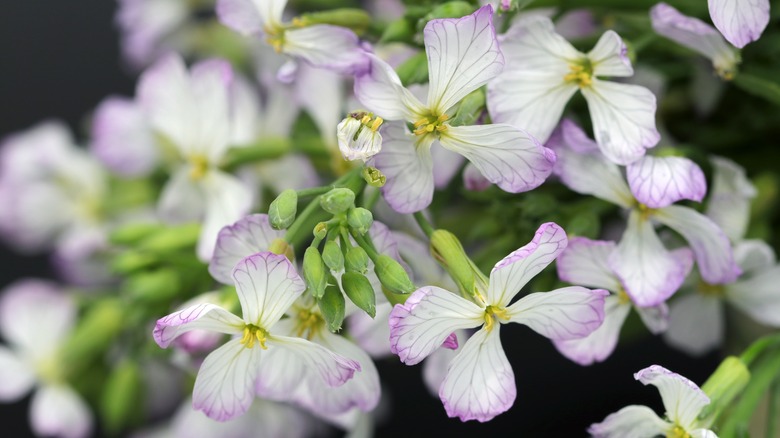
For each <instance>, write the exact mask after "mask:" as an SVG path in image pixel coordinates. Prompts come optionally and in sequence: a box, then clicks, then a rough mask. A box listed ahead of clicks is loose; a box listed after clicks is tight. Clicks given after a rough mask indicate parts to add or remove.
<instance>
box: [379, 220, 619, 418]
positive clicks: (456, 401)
mask: <svg viewBox="0 0 780 438" xmlns="http://www.w3.org/2000/svg"><path fill="white" fill-rule="evenodd" d="M566 244H567V238H566V233H565V232H564V231H563V229H561V228H560V227H559V226H558V225H556V224H554V223H546V224H543V225H542V226H541V227H540V228H539V230H538V231H537V232H536V235H535V236H534V239H533V240H532V241H531V242H530V243H529V244H527V245H526V246H524V247H522V248H519V249H517V250H516V251H514V252H512V253H511V254H509V255H508V256H506V257H505V258H504V259H503V260H501V261H500V262H498V263H497V264H496V266H495V267H494V268H493V270H492V271H491V273H490V280H489V283H488V285H487V286H486V288H484V289H482V288H480V290H476V291H475V295H473V296H472V297H471V299H467V298H464V297H462V296H460V295H458V294H456V293H453V292H450V291H447V290H445V289H441V288H438V287H435V286H426V287H423V288H420V289H418V290H417V291H415V292H414V293H412V295H411V296H410V297H409V298H408V299H407V300H406V303H405V304H403V305H401V304H399V305H396V306H395V307H394V308H393V311H392V313H391V314H390V330H391V335H390V343H391V345H392V349H393V352H394V353H395V354H397V355H398V356H399V358H400V359H401V361H402V362H404V363H405V364H407V365H414V364H416V363H419V362H420V361H422V360H423V359H424V358H426V357H427V356H428V355H430V354H431V353H432V352H434V351H435V350H437V349H438V348H439V347H440V346H441V345H442V344H443V343H445V342H446V341H448V339H449V338H451V337H452V334H453V332H455V331H457V330H460V329H472V328H478V330H477V331H476V333H474V334H473V335H472V336H471V337H470V338H469V339H468V341H466V343H465V345H464V346H463V347H462V348H461V350H460V352H459V353H458V355H457V356H456V357H455V358H454V359H453V360H452V361H451V362H450V364H449V368H448V371H447V377H446V378H445V379H444V381H443V382H442V384H441V387H440V388H439V397H440V398H441V400H442V402H443V403H444V408H445V410H446V411H447V415H449V416H450V417H459V418H460V419H461V420H462V421H467V420H478V421H481V422H484V421H489V420H490V419H492V418H493V417H495V416H496V415H498V414H501V413H502V412H505V411H506V410H507V409H509V408H510V407H511V406H512V404H513V403H514V400H515V396H516V387H515V379H514V373H513V371H512V367H511V365H510V364H509V361H508V360H507V358H506V355H505V354H504V351H503V348H502V347H501V341H500V338H499V332H500V327H501V325H502V324H506V323H510V322H515V323H520V324H524V325H527V326H529V327H530V328H532V329H533V330H534V331H536V332H538V333H540V334H542V335H543V336H546V337H548V338H551V339H554V340H564V339H576V338H583V337H585V336H588V335H589V334H590V333H592V332H593V331H594V330H596V329H597V328H598V327H599V326H600V325H601V322H602V320H603V319H604V296H605V295H607V294H608V292H607V291H605V290H590V289H586V288H584V287H579V286H572V287H566V288H562V289H557V290H554V291H552V292H536V293H532V294H529V295H526V296H524V297H522V298H520V299H519V300H516V301H515V302H514V303H512V304H511V305H510V303H511V302H512V301H513V299H514V298H515V296H516V295H517V293H518V292H519V291H520V289H521V288H522V287H523V286H525V284H526V283H527V282H528V281H529V280H530V279H531V278H533V277H534V276H535V275H536V274H538V273H539V272H541V271H542V270H543V269H544V268H545V267H547V265H549V264H550V263H552V262H553V260H555V258H556V257H557V256H558V255H559V254H560V253H561V252H562V251H563V249H564V248H566ZM485 289H486V290H485Z"/></svg>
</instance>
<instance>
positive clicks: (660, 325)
mask: <svg viewBox="0 0 780 438" xmlns="http://www.w3.org/2000/svg"><path fill="white" fill-rule="evenodd" d="M634 309H636V313H638V314H639V318H641V319H642V322H643V323H645V327H647V329H648V330H650V333H652V334H654V335H657V334H659V333H663V332H665V331H666V329H668V328H669V306H667V305H666V303H661V304H659V305H657V306H650V307H634Z"/></svg>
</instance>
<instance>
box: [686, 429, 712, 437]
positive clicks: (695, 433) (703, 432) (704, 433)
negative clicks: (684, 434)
mask: <svg viewBox="0 0 780 438" xmlns="http://www.w3.org/2000/svg"><path fill="white" fill-rule="evenodd" d="M691 438H718V435H717V434H716V433H715V432H713V431H711V430H709V429H695V430H692V431H691Z"/></svg>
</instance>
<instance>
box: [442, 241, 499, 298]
mask: <svg viewBox="0 0 780 438" xmlns="http://www.w3.org/2000/svg"><path fill="white" fill-rule="evenodd" d="M431 255H433V258H435V259H436V261H438V262H439V264H441V265H442V266H443V267H444V269H446V270H447V273H449V274H450V277H452V279H453V280H455V283H457V285H458V287H459V288H460V290H461V291H462V292H465V293H466V294H468V295H473V294H474V293H475V291H476V289H477V280H480V283H481V284H480V285H479V286H480V288H486V287H487V283H488V282H487V279H484V278H482V277H483V275H482V274H481V273H480V271H479V269H477V268H476V266H474V264H473V262H472V261H471V259H469V257H468V256H467V255H466V251H465V250H464V249H463V245H461V243H460V240H458V238H457V237H455V235H454V234H452V233H450V232H449V231H447V230H435V231H434V232H433V234H431Z"/></svg>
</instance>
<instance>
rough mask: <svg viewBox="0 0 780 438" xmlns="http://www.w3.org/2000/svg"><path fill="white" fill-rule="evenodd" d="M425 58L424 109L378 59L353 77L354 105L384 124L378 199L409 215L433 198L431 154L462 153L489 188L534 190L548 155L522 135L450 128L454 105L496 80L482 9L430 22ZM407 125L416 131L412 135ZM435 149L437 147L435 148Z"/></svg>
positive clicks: (498, 66) (498, 58)
mask: <svg viewBox="0 0 780 438" xmlns="http://www.w3.org/2000/svg"><path fill="white" fill-rule="evenodd" d="M424 40H425V50H426V52H427V54H428V72H429V87H428V99H427V103H425V104H424V103H422V102H421V101H420V100H418V99H417V97H416V96H415V95H414V94H412V92H411V91H409V90H408V89H406V88H404V87H403V85H402V84H401V80H400V79H399V78H398V75H397V74H396V73H395V71H394V70H393V69H392V67H390V66H389V65H388V64H387V63H385V62H384V61H382V60H381V59H379V58H378V57H376V56H373V55H369V58H370V59H371V68H370V71H369V72H367V73H366V74H364V75H359V76H357V77H356V78H355V95H356V96H357V98H358V99H359V100H360V102H361V103H362V104H363V105H364V106H365V107H366V108H368V109H369V110H370V111H372V112H373V113H374V114H376V115H378V116H381V117H382V118H384V119H385V120H390V121H394V122H393V123H387V127H386V128H384V129H383V131H382V137H383V146H382V148H383V149H382V152H380V153H379V154H378V155H375V156H374V157H373V158H372V160H371V162H370V163H371V164H372V165H373V166H375V167H377V168H378V169H379V170H381V171H382V172H383V173H384V174H385V175H386V176H387V183H386V184H385V186H384V187H382V194H383V195H384V197H385V199H386V200H387V202H388V204H390V205H391V206H392V207H393V208H394V209H395V210H397V211H398V212H401V213H411V212H416V211H420V210H422V209H424V208H425V207H427V206H428V205H429V204H430V203H431V200H432V199H433V191H434V178H433V175H434V172H433V168H434V160H433V157H432V150H431V148H432V147H434V149H435V148H438V147H439V146H441V147H444V148H445V149H448V150H450V151H452V152H455V153H457V154H460V155H463V156H464V157H465V158H466V159H468V160H469V161H471V162H472V163H473V164H474V165H475V166H476V167H477V168H478V169H479V171H480V172H481V173H482V174H483V175H484V176H485V178H487V179H488V180H490V181H491V182H493V183H495V184H497V185H498V186H499V187H501V188H502V189H503V190H506V191H508V192H512V193H517V192H522V191H527V190H531V189H533V188H535V187H538V186H539V185H540V184H541V183H542V182H544V180H545V179H546V178H547V176H549V174H550V172H551V170H552V164H553V163H554V161H555V156H554V154H553V153H552V152H551V151H549V150H548V149H546V148H544V147H543V146H542V145H541V144H540V143H539V142H537V141H536V139H534V138H533V137H531V136H530V135H529V134H527V133H526V132H524V131H521V130H519V129H517V128H514V127H512V126H510V125H506V124H492V125H480V126H451V125H450V122H449V119H450V117H452V116H453V115H454V108H455V106H456V105H457V103H458V102H459V101H460V100H461V99H463V98H464V97H466V95H468V94H469V93H471V92H472V91H474V90H476V89H477V88H479V87H481V86H482V85H484V84H485V83H487V82H488V81H489V80H490V79H492V78H494V77H495V76H496V75H498V74H499V73H500V72H501V70H502V69H503V67H504V57H503V55H502V54H501V51H500V50H499V47H498V41H497V40H496V34H495V29H494V27H493V10H492V7H491V6H489V5H488V6H484V7H482V8H480V9H479V10H477V11H476V12H474V13H473V14H471V15H467V16H465V17H463V18H459V19H436V20H431V21H429V22H428V24H427V25H426V26H425V31H424ZM406 122H408V123H411V124H412V125H413V126H414V128H415V130H414V132H413V133H410V132H409V131H408V130H407V128H406ZM436 143H438V145H436Z"/></svg>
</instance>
